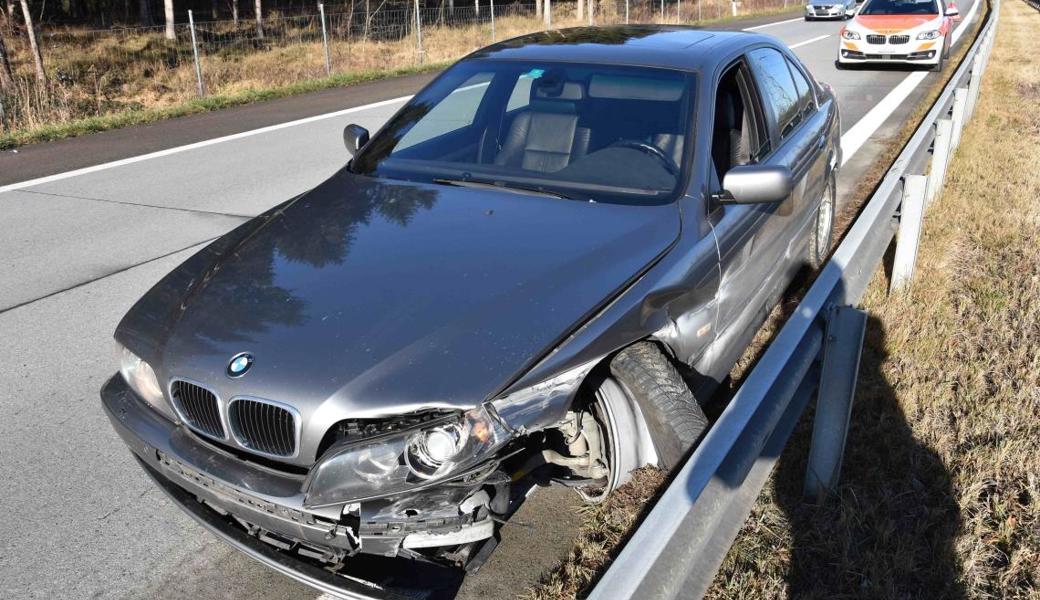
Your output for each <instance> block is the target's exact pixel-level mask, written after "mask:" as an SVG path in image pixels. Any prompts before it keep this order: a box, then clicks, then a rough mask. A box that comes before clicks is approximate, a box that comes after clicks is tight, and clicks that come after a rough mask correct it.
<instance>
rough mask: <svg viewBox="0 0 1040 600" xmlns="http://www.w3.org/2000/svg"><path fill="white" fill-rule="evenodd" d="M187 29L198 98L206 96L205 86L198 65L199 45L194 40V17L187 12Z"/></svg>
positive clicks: (200, 67) (199, 65) (200, 65)
mask: <svg viewBox="0 0 1040 600" xmlns="http://www.w3.org/2000/svg"><path fill="white" fill-rule="evenodd" d="M188 27H189V28H190V29H191V55H192V57H193V58H194V59H195V81H196V83H197V84H198V92H199V97H200V98H201V97H202V96H205V95H206V86H205V84H203V83H202V64H201V63H199V44H198V41H197V40H196V39H195V15H193V14H192V13H191V11H190V10H189V11H188Z"/></svg>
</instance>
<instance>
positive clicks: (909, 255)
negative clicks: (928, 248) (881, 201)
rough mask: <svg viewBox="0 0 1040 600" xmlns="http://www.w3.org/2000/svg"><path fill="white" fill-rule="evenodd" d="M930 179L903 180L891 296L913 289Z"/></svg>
mask: <svg viewBox="0 0 1040 600" xmlns="http://www.w3.org/2000/svg"><path fill="white" fill-rule="evenodd" d="M926 187H927V177H925V176H924V175H907V176H906V177H905V178H904V179H903V203H902V205H901V206H900V208H899V231H898V232H897V233H896V256H895V259H894V260H893V261H892V282H891V285H890V286H889V293H892V292H902V291H905V290H907V289H909V288H910V280H911V278H913V276H914V263H916V262H917V245H918V243H919V242H920V241H921V226H922V224H923V222H924V195H925V189H926Z"/></svg>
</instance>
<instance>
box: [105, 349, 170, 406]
mask: <svg viewBox="0 0 1040 600" xmlns="http://www.w3.org/2000/svg"><path fill="white" fill-rule="evenodd" d="M119 349H120V357H119V374H120V375H122V376H123V380H124V381H126V384H127V385H129V386H130V389H132V390H133V391H134V393H135V394H137V396H138V397H139V398H141V399H142V400H144V401H145V402H147V403H148V405H149V406H151V407H152V408H154V409H155V410H157V411H159V412H160V413H162V414H163V415H165V416H166V418H168V419H170V420H171V421H176V420H177V415H176V414H174V412H173V410H172V409H171V408H170V405H169V404H168V403H167V402H166V398H165V397H164V396H163V393H162V388H161V387H159V380H158V379H157V378H156V377H155V371H154V370H152V366H151V365H149V364H148V363H146V362H145V361H143V360H141V358H140V357H138V356H137V355H136V354H134V353H133V352H131V351H129V350H127V349H126V348H124V347H122V346H120V347H119Z"/></svg>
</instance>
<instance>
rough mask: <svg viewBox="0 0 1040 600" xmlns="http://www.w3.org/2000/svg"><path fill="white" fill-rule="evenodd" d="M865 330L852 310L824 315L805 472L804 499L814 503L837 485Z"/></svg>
mask: <svg viewBox="0 0 1040 600" xmlns="http://www.w3.org/2000/svg"><path fill="white" fill-rule="evenodd" d="M866 328H867V313H865V312H863V311H862V310H859V309H857V308H855V307H852V306H837V307H834V308H832V309H831V310H830V312H829V313H828V314H827V328H826V333H825V337H824V340H823V365H822V368H821V371H820V387H819V390H818V391H817V392H816V415H815V417H814V418H813V433H812V445H811V446H810V447H809V462H808V464H807V465H806V471H805V497H806V498H809V499H813V500H816V501H817V502H820V501H822V500H823V499H824V498H825V497H826V495H827V494H828V493H830V492H833V491H834V490H835V489H836V488H837V486H838V477H839V475H840V474H841V461H842V457H843V456H844V454H845V438H846V437H847V436H848V431H849V417H850V416H851V415H852V401H853V399H854V398H855V395H856V378H857V376H858V375H859V359H860V355H861V354H862V350H863V333H864V331H866Z"/></svg>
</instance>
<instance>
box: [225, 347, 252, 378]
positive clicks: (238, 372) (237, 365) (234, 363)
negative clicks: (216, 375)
mask: <svg viewBox="0 0 1040 600" xmlns="http://www.w3.org/2000/svg"><path fill="white" fill-rule="evenodd" d="M252 366H253V355H252V354H250V353H248V352H239V353H238V354H236V355H234V356H232V357H231V362H229V363H228V366H227V376H228V377H241V376H243V375H245V374H246V371H248V370H249V367H252Z"/></svg>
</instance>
